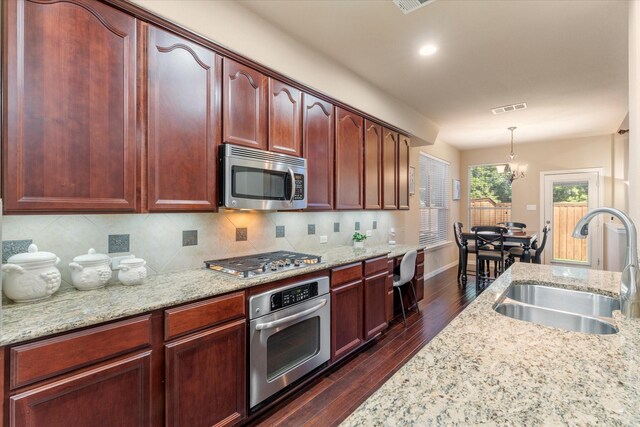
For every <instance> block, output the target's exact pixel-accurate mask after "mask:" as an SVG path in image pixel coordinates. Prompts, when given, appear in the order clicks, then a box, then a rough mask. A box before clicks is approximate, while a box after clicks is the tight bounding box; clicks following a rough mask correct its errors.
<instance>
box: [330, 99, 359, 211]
mask: <svg viewBox="0 0 640 427" xmlns="http://www.w3.org/2000/svg"><path fill="white" fill-rule="evenodd" d="M362 127H363V119H362V117H360V116H358V115H357V114H354V113H351V112H349V111H346V110H343V109H342V108H339V107H336V184H335V188H336V209H346V210H348V209H362V206H363V203H362V192H363V191H362V190H363V188H362V187H363V180H362V162H363V159H362V152H363V146H364V141H363V129H362Z"/></svg>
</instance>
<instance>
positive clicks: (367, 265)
mask: <svg viewBox="0 0 640 427" xmlns="http://www.w3.org/2000/svg"><path fill="white" fill-rule="evenodd" d="M388 262H389V258H387V256H386V255H384V256H381V257H378V258H372V259H368V260H366V261H365V262H364V275H365V276H370V275H372V274H374V273H378V272H380V271H384V270H385V269H387V268H388V267H387V263H388Z"/></svg>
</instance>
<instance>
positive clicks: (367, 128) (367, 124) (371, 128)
mask: <svg viewBox="0 0 640 427" xmlns="http://www.w3.org/2000/svg"><path fill="white" fill-rule="evenodd" d="M364 208H365V209H382V126H380V125H378V124H376V123H373V122H371V121H369V120H365V121H364Z"/></svg>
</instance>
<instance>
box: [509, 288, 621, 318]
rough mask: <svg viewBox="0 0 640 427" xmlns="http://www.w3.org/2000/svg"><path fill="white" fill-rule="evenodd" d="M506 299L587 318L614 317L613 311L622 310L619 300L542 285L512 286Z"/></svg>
mask: <svg viewBox="0 0 640 427" xmlns="http://www.w3.org/2000/svg"><path fill="white" fill-rule="evenodd" d="M506 297H507V298H511V299H512V300H515V301H520V302H523V303H525V304H531V305H535V306H538V307H544V308H550V309H552V310H561V311H568V312H571V313H576V314H584V315H586V316H599V317H613V311H614V310H620V300H619V299H615V298H611V297H608V296H605V295H600V294H593V293H591V292H583V291H572V290H570V289H562V288H552V287H550V286H542V285H524V284H523V285H515V286H511V287H510V288H509V289H508V290H507V293H506Z"/></svg>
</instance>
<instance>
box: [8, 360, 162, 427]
mask: <svg viewBox="0 0 640 427" xmlns="http://www.w3.org/2000/svg"><path fill="white" fill-rule="evenodd" d="M150 370H151V352H150V351H148V352H144V353H140V354H137V355H133V356H130V357H127V358H124V359H120V360H117V361H115V362H110V363H107V364H104V365H101V366H99V367H96V368H93V369H90V370H87V371H84V372H82V373H79V374H76V375H66V376H64V377H62V378H61V379H60V380H58V381H55V382H53V383H50V384H46V385H43V386H40V387H37V388H35V389H31V390H28V391H25V392H23V393H19V394H17V395H15V396H12V397H11V398H10V401H9V410H10V414H9V418H10V425H11V426H14V427H22V426H24V427H26V426H29V427H40V426H42V427H67V426H70V425H76V426H140V427H142V426H148V425H149V423H150V416H149V414H150V407H151V406H150V387H151V386H150V384H151V382H150V379H151V371H150Z"/></svg>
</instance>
